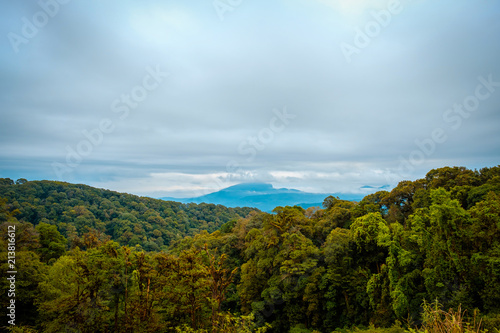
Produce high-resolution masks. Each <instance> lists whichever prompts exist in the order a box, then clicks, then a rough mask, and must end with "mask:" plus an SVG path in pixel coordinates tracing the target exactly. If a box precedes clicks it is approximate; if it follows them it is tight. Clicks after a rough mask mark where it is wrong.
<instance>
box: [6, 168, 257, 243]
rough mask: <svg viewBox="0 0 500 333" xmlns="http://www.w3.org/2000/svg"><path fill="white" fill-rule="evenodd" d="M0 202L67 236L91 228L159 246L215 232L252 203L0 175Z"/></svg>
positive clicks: (21, 217) (120, 238) (19, 217)
mask: <svg viewBox="0 0 500 333" xmlns="http://www.w3.org/2000/svg"><path fill="white" fill-rule="evenodd" d="M2 198H3V199H4V200H6V202H0V205H6V209H7V210H8V211H11V212H14V215H15V217H16V218H17V220H19V221H21V222H29V223H31V224H33V225H34V226H36V225H38V224H39V223H42V222H43V223H47V224H52V225H56V226H57V228H58V230H59V231H60V232H61V233H62V234H63V236H65V237H66V238H67V239H68V240H71V239H72V238H76V237H78V236H82V235H83V234H84V233H87V232H89V231H93V232H95V233H97V234H100V237H103V236H105V235H109V236H110V237H111V239H112V240H115V241H117V242H118V243H120V244H121V245H129V246H135V245H137V244H140V245H141V246H143V248H144V249H145V250H148V251H152V250H160V249H161V248H162V247H164V246H167V245H169V244H170V242H171V241H172V240H175V239H180V238H183V237H185V236H188V235H194V234H196V233H198V232H200V231H201V230H207V231H209V232H213V231H215V230H216V229H218V228H219V227H220V226H222V225H223V224H224V223H227V222H229V221H230V220H233V219H238V218H241V217H245V216H247V215H248V213H250V212H251V211H252V210H253V209H252V208H227V207H224V206H221V205H214V204H204V203H202V204H182V203H178V202H172V201H163V200H159V199H152V198H148V197H139V196H135V195H131V194H125V193H118V192H114V191H109V190H104V189H98V188H94V187H91V186H87V185H80V184H69V183H64V182H56V181H26V180H24V179H19V180H17V181H16V182H14V181H13V180H11V179H8V178H0V199H2Z"/></svg>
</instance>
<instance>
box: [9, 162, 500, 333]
mask: <svg viewBox="0 0 500 333" xmlns="http://www.w3.org/2000/svg"><path fill="white" fill-rule="evenodd" d="M499 177H500V167H493V168H483V169H481V170H475V171H472V170H468V169H465V168H461V167H453V168H450V167H445V168H441V169H435V170H431V171H430V172H429V173H428V174H427V175H426V177H425V178H424V179H419V180H416V181H403V182H401V183H400V184H398V186H396V187H395V188H394V189H393V190H392V191H390V192H389V191H380V192H377V193H374V194H370V195H368V196H366V197H365V198H364V199H363V200H361V201H360V202H359V203H356V202H349V201H345V200H341V199H339V198H335V197H328V198H326V199H325V201H324V205H323V206H324V209H314V210H311V209H309V210H307V211H306V210H304V209H302V208H300V207H297V206H296V207H276V209H275V210H274V211H273V213H271V214H268V213H262V212H259V211H251V210H250V209H247V208H242V209H227V208H225V207H221V206H215V205H203V204H202V205H182V204H178V203H173V202H164V201H161V200H155V199H150V198H141V197H136V196H131V195H127V194H120V193H116V192H111V191H105V190H99V189H93V188H91V187H88V186H84V185H71V184H66V183H58V182H45V181H42V182H31V181H25V180H18V181H17V182H14V181H12V180H9V179H1V180H0V195H1V196H3V197H5V199H0V230H1V231H2V232H3V233H4V234H6V233H7V229H8V227H9V226H15V227H16V246H17V248H16V251H17V252H16V259H17V260H18V261H17V262H16V266H17V268H18V271H19V273H18V275H17V278H16V279H17V280H16V283H17V286H18V287H19V288H18V291H17V292H18V294H16V302H18V305H19V309H22V311H21V310H20V312H19V322H18V323H19V327H17V328H16V330H17V331H18V332H23V331H26V332H30V330H31V332H32V331H39V332H62V331H67V332H198V333H201V332H207V333H213V332H269V333H273V332H297V333H298V332H333V331H335V332H366V333H400V332H404V331H410V332H429V333H430V332H464V333H465V332H469V333H472V332H482V331H481V329H483V330H486V329H488V330H489V332H496V331H495V330H497V331H498V329H499V327H500V315H499V314H500V186H499V179H500V178H499ZM217 229H218V230H217ZM167 244H168V245H169V246H167ZM0 246H1V251H2V252H0V259H1V267H0V268H1V269H2V270H3V271H7V266H6V265H7V260H6V259H7V253H6V252H5V249H6V248H7V239H6V238H2V239H0ZM7 283H8V281H7V280H5V279H4V280H3V281H0V286H1V288H2V290H7V289H8V286H7ZM6 302H8V300H7V299H6V297H5V296H2V299H1V306H2V308H4V309H5V308H6V305H7V303H6ZM429 302H434V303H429ZM443 309H448V310H447V311H444V310H443ZM465 309H467V310H465ZM401 322H403V323H405V325H406V326H405V327H402V325H401V324H400V323H401ZM366 327H368V328H366ZM481 327H483V328H481ZM362 328H365V329H362ZM12 330H13V328H11V331H12Z"/></svg>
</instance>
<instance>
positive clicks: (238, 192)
mask: <svg viewBox="0 0 500 333" xmlns="http://www.w3.org/2000/svg"><path fill="white" fill-rule="evenodd" d="M385 188H387V186H383V187H381V188H374V187H371V186H363V187H362V189H363V190H365V191H370V190H371V191H377V190H380V189H385ZM330 195H333V196H336V197H337V196H338V197H339V198H341V199H344V200H351V201H359V200H361V199H362V198H363V196H364V194H352V193H308V192H304V191H300V190H295V189H288V188H274V187H273V185H272V184H268V183H242V184H238V185H234V186H231V187H228V188H225V189H222V190H220V191H217V192H213V193H210V194H207V195H203V196H199V197H194V198H172V197H163V198H160V199H163V200H172V201H177V202H182V203H190V202H193V203H202V202H205V203H213V204H220V205H224V206H226V207H255V208H258V209H260V210H262V211H265V212H270V211H272V210H273V209H274V208H275V207H277V206H295V205H298V206H301V207H303V208H308V207H314V206H321V205H322V203H323V200H324V199H325V198H326V197H328V196H330Z"/></svg>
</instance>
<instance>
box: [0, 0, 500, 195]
mask: <svg viewBox="0 0 500 333" xmlns="http://www.w3.org/2000/svg"><path fill="white" fill-rule="evenodd" d="M0 29H1V31H0V33H1V34H2V35H3V37H2V40H1V43H0V73H1V77H0V88H1V89H0V103H1V108H0V115H1V121H0V177H10V178H12V179H17V178H21V177H22V178H27V179H29V180H35V179H50V180H62V181H67V182H73V183H85V184H89V185H93V186H97V187H103V188H109V189H112V190H118V191H124V192H129V193H134V194H140V195H149V196H154V197H159V196H166V195H168V196H178V197H183V196H185V197H190V196H196V195H201V194H206V193H208V192H211V191H215V190H218V189H220V188H222V187H227V186H230V185H233V184H237V183H241V182H249V181H253V182H269V183H272V184H273V185H274V186H276V187H290V188H297V189H302V190H306V191H311V192H320V193H328V192H353V193H357V192H362V191H363V190H364V189H361V187H363V186H374V187H379V186H383V185H386V184H388V185H391V186H394V185H396V184H397V182H398V181H400V180H402V179H417V178H421V177H423V176H425V174H426V172H427V171H429V170H430V169H432V168H437V167H443V166H447V165H448V166H455V165H457V166H466V167H469V168H481V167H485V166H494V165H498V164H500V131H499V129H500V61H499V59H500V39H499V36H500V2H498V1H486V0H469V1H456V0H443V1H435V0H433V1H431V0H400V1H398V0H391V1H384V0H358V1H356V0H274V1H264V0H262V1H260V0H257V1H250V0H215V1H213V0H198V1H194V0H193V1H181V0H175V1H174V0H172V1H166V0H162V1H160V0H144V1H132V0H110V1H99V0H85V1H84V0H64V1H63V0H40V1H28V0H19V1H3V2H2V4H1V5H0Z"/></svg>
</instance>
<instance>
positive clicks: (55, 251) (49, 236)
mask: <svg viewBox="0 0 500 333" xmlns="http://www.w3.org/2000/svg"><path fill="white" fill-rule="evenodd" d="M35 229H36V231H37V232H38V233H39V235H40V246H41V247H40V248H38V249H37V252H38V253H39V254H40V258H41V260H42V261H43V262H49V261H50V260H51V259H57V258H59V257H60V256H62V255H63V254H64V252H65V251H66V242H67V241H66V238H64V236H63V235H61V233H60V232H59V231H58V230H57V227H56V226H55V225H51V224H47V223H43V222H41V223H39V224H38V225H37V226H36V228H35Z"/></svg>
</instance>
